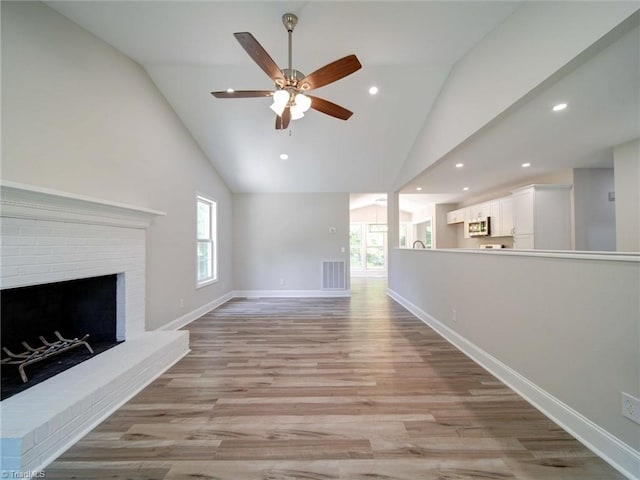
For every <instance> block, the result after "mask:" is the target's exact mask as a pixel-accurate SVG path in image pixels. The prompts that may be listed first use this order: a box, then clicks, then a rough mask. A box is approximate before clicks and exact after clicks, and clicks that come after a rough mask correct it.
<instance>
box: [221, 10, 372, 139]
mask: <svg viewBox="0 0 640 480" xmlns="http://www.w3.org/2000/svg"><path fill="white" fill-rule="evenodd" d="M282 23H283V24H284V26H285V28H286V29H287V32H288V34H289V68H286V69H283V70H280V68H278V65H277V64H276V63H275V62H274V61H273V59H272V58H271V57H270V56H269V54H268V53H267V52H266V50H265V49H264V48H263V47H262V45H260V44H259V43H258V41H257V40H256V39H255V38H254V36H253V35H251V34H250V33H249V32H240V33H234V34H233V36H234V37H236V40H238V42H239V43H240V45H241V46H242V48H244V49H245V50H246V52H247V53H248V54H249V56H250V57H251V58H252V59H253V61H254V62H256V63H257V64H258V66H259V67H260V68H261V69H262V70H263V71H264V72H265V73H266V74H267V75H268V76H269V78H271V80H273V82H274V83H275V86H276V90H275V91H270V90H240V91H234V90H232V89H229V90H226V91H222V92H211V95H213V96H214V97H216V98H252V97H273V104H272V105H271V109H272V110H273V111H274V112H275V113H276V115H277V116H276V130H284V129H286V128H287V127H288V126H289V122H290V121H291V120H297V119H298V118H302V117H303V116H304V112H306V111H307V110H308V109H309V108H313V109H314V110H317V111H319V112H322V113H325V114H327V115H330V116H332V117H335V118H339V119H341V120H347V119H348V118H349V117H350V116H351V115H353V112H351V111H349V110H347V109H346V108H344V107H341V106H340V105H336V104H335V103H333V102H330V101H328V100H324V99H322V98H318V97H314V96H311V95H306V92H308V91H310V90H315V89H316V88H320V87H324V86H325V85H328V84H330V83H333V82H335V81H337V80H340V79H341V78H344V77H346V76H347V75H351V74H352V73H353V72H355V71H357V70H359V69H360V68H361V67H362V65H361V64H360V62H359V61H358V58H357V57H356V56H355V55H347V56H346V57H343V58H341V59H339V60H336V61H335V62H331V63H329V64H327V65H325V66H324V67H322V68H319V69H318V70H316V71H315V72H313V73H310V74H309V75H306V76H305V75H304V74H302V73H301V72H299V71H298V70H294V69H293V67H292V54H291V51H292V46H291V44H292V34H293V29H294V28H295V26H296V24H297V23H298V17H297V16H296V15H294V14H293V13H285V14H284V15H283V16H282Z"/></svg>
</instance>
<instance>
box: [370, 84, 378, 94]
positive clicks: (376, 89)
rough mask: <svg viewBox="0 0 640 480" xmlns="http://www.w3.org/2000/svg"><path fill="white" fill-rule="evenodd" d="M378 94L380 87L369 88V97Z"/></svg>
mask: <svg viewBox="0 0 640 480" xmlns="http://www.w3.org/2000/svg"><path fill="white" fill-rule="evenodd" d="M376 93H378V87H376V86H373V87H371V88H369V95H375V94H376Z"/></svg>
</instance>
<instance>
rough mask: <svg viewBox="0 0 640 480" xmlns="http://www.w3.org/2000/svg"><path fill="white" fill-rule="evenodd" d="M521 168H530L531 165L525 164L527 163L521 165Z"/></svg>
mask: <svg viewBox="0 0 640 480" xmlns="http://www.w3.org/2000/svg"><path fill="white" fill-rule="evenodd" d="M522 166H523V167H524V168H527V167H530V166H531V164H530V163H528V162H527V163H523V164H522Z"/></svg>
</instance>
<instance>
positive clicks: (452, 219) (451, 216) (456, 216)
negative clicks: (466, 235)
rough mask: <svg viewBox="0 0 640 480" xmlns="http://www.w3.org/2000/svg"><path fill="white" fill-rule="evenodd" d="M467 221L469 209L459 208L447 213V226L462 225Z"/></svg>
mask: <svg viewBox="0 0 640 480" xmlns="http://www.w3.org/2000/svg"><path fill="white" fill-rule="evenodd" d="M465 220H467V209H466V208H459V209H458V210H452V211H451V212H447V224H448V225H452V224H454V223H462V222H464V221H465Z"/></svg>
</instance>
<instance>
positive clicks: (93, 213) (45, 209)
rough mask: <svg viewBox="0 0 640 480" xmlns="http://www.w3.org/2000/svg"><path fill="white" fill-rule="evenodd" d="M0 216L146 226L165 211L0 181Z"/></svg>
mask: <svg viewBox="0 0 640 480" xmlns="http://www.w3.org/2000/svg"><path fill="white" fill-rule="evenodd" d="M0 215H1V216H3V217H13V218H27V219H34V220H49V221H58V222H74V223H86V224H94V225H110V226H116V227H130V228H147V227H149V225H151V222H152V221H153V219H154V218H156V217H158V216H164V215H166V214H165V213H164V212H160V211H157V210H151V209H149V208H143V207H136V206H132V205H126V204H124V203H117V202H110V201H106V200H101V199H97V198H92V197H87V196H83V195H76V194H72V193H67V192H60V191H57V190H51V189H48V188H43V187H36V186H33V185H25V184H21V183H16V182H9V181H1V182H0Z"/></svg>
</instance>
